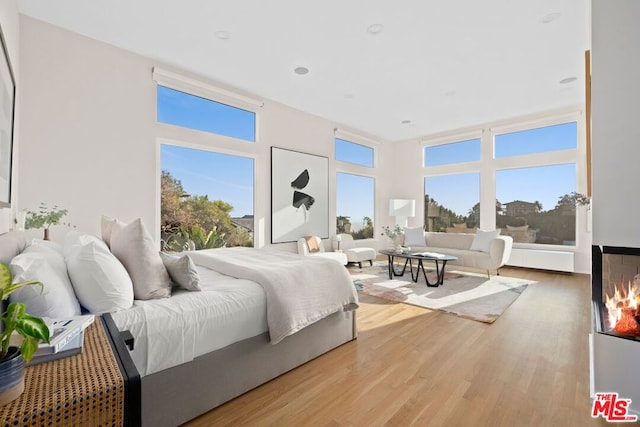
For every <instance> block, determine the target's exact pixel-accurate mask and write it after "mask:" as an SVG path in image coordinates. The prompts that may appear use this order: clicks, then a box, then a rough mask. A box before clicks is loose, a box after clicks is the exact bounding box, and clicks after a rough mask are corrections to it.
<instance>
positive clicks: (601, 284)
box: [591, 246, 640, 341]
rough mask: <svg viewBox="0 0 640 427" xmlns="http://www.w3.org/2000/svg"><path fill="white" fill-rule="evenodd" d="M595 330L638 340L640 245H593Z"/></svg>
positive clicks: (639, 332) (639, 335)
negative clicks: (631, 246) (639, 246)
mask: <svg viewBox="0 0 640 427" xmlns="http://www.w3.org/2000/svg"><path fill="white" fill-rule="evenodd" d="M591 287H592V292H591V295H592V303H593V313H594V322H595V330H596V332H599V333H603V334H607V335H613V336H617V337H620V338H626V339H631V340H637V341H640V307H639V306H640V248H623V247H613V246H602V247H600V246H593V248H592V275H591Z"/></svg>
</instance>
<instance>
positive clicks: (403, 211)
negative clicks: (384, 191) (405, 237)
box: [389, 199, 416, 217]
mask: <svg viewBox="0 0 640 427" xmlns="http://www.w3.org/2000/svg"><path fill="white" fill-rule="evenodd" d="M389 215H390V216H403V217H411V216H416V201H415V200H408V199H391V200H389Z"/></svg>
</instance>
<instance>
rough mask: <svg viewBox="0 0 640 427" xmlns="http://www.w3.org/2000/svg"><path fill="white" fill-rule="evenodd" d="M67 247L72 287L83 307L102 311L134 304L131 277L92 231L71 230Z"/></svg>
mask: <svg viewBox="0 0 640 427" xmlns="http://www.w3.org/2000/svg"><path fill="white" fill-rule="evenodd" d="M64 250H65V259H66V261H67V268H68V269H69V276H70V277H71V282H72V284H73V289H74V290H75V292H76V295H77V297H78V300H79V301H80V304H82V306H83V307H85V308H86V309H87V310H89V311H90V312H91V313H94V314H101V313H110V312H114V311H120V310H126V309H127V308H130V307H131V306H132V305H133V284H132V283H131V278H130V277H129V274H128V273H127V270H125V268H124V267H123V266H122V264H121V263H120V261H118V259H117V258H116V257H115V256H113V254H112V253H111V252H110V251H109V248H107V245H106V243H104V242H103V241H102V240H100V239H98V238H97V237H95V236H91V235H89V234H82V233H78V232H70V233H68V234H67V236H66V237H65V241H64Z"/></svg>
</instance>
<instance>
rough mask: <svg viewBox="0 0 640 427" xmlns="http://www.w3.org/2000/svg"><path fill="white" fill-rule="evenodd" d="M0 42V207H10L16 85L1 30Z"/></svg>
mask: <svg viewBox="0 0 640 427" xmlns="http://www.w3.org/2000/svg"><path fill="white" fill-rule="evenodd" d="M0 42H1V43H2V51H1V54H2V58H0V207H10V206H11V166H12V160H13V159H12V157H13V121H14V119H13V116H14V112H15V94H16V83H15V79H14V77H13V70H12V69H11V62H10V60H9V51H8V50H7V44H6V41H5V38H4V34H3V33H2V28H0Z"/></svg>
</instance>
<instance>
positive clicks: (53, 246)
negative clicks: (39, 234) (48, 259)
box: [29, 239, 62, 254]
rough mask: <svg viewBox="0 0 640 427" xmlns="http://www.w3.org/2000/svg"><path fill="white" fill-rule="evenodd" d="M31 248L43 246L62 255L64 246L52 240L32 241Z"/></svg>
mask: <svg viewBox="0 0 640 427" xmlns="http://www.w3.org/2000/svg"><path fill="white" fill-rule="evenodd" d="M29 246H42V247H45V248H49V249H51V250H54V251H56V252H58V253H59V254H62V245H61V244H60V243H56V242H52V241H51V240H42V239H32V240H31V243H29Z"/></svg>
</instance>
